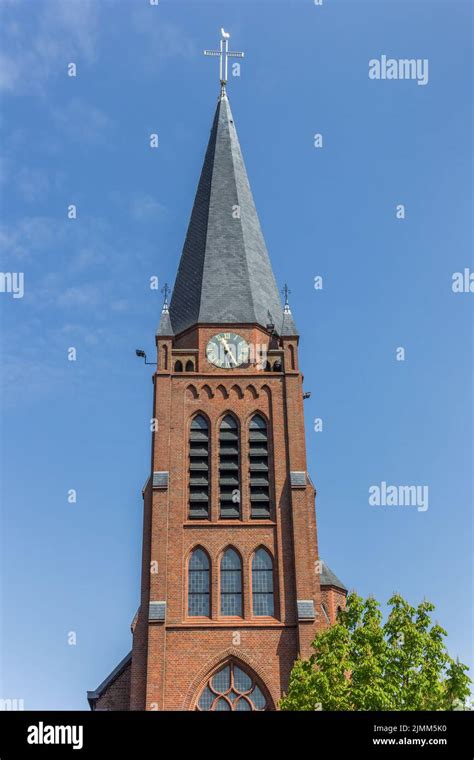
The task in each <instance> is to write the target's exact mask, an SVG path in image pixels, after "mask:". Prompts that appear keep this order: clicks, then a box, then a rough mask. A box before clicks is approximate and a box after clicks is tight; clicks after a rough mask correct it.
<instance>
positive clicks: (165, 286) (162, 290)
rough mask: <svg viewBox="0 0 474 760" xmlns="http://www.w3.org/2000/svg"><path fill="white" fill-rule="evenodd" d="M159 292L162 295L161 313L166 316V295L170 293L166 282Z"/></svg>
mask: <svg viewBox="0 0 474 760" xmlns="http://www.w3.org/2000/svg"><path fill="white" fill-rule="evenodd" d="M161 292H162V293H163V296H164V301H163V308H162V312H163V313H165V314H166V313H167V312H168V295H169V293H171V288H170V286H169V285H168V283H167V282H165V284H164V285H163V287H162V288H161Z"/></svg>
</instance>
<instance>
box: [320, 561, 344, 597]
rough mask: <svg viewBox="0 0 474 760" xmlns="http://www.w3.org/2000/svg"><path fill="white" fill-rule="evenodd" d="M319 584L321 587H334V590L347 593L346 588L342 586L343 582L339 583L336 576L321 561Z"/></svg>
mask: <svg viewBox="0 0 474 760" xmlns="http://www.w3.org/2000/svg"><path fill="white" fill-rule="evenodd" d="M320 583H321V586H335V587H336V588H340V589H341V590H342V591H347V588H346V587H345V586H344V584H343V582H342V581H340V580H339V578H338V577H337V575H335V574H334V573H333V571H332V570H331V569H330V568H329V567H328V566H327V565H326V563H325V562H324V560H321V576H320Z"/></svg>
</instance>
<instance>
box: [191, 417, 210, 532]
mask: <svg viewBox="0 0 474 760" xmlns="http://www.w3.org/2000/svg"><path fill="white" fill-rule="evenodd" d="M189 517H190V518H201V519H202V518H207V517H209V426H208V423H207V420H206V419H205V417H203V416H202V414H198V415H197V416H196V417H194V419H193V421H192V422H191V430H190V433H189Z"/></svg>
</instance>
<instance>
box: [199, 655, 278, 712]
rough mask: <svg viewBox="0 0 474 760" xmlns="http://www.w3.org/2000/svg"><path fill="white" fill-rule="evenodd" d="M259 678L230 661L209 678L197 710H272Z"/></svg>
mask: <svg viewBox="0 0 474 760" xmlns="http://www.w3.org/2000/svg"><path fill="white" fill-rule="evenodd" d="M270 709H272V708H271V705H270V704H269V702H268V700H267V698H266V697H265V694H264V692H263V690H262V688H261V684H260V685H259V683H258V679H257V678H256V676H254V675H250V673H249V672H248V671H247V670H243V668H241V667H240V666H239V665H237V663H235V662H228V663H227V664H226V665H224V667H222V668H220V670H218V671H217V672H216V673H214V675H213V676H212V677H211V678H210V679H209V680H208V682H207V684H206V686H205V687H204V689H203V690H202V692H201V696H200V697H199V699H198V702H197V705H196V710H215V711H217V712H219V711H220V712H222V711H228V712H230V711H235V712H251V711H255V710H258V711H261V710H270Z"/></svg>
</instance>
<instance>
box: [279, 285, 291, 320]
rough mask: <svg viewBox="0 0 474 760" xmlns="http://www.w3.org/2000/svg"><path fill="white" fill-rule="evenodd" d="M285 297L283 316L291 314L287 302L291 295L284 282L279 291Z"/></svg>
mask: <svg viewBox="0 0 474 760" xmlns="http://www.w3.org/2000/svg"><path fill="white" fill-rule="evenodd" d="M281 292H282V293H283V295H284V297H285V314H291V312H290V303H289V301H288V296H289V295H290V293H291V290H290V289H289V287H288V285H287V284H286V282H285V285H284V286H283V289H282V291H281Z"/></svg>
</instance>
